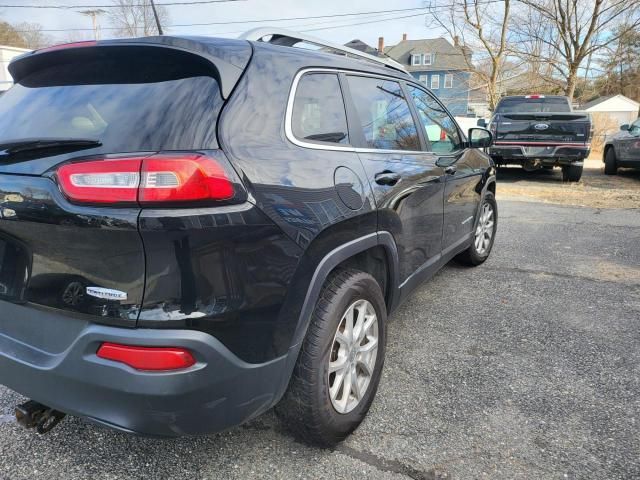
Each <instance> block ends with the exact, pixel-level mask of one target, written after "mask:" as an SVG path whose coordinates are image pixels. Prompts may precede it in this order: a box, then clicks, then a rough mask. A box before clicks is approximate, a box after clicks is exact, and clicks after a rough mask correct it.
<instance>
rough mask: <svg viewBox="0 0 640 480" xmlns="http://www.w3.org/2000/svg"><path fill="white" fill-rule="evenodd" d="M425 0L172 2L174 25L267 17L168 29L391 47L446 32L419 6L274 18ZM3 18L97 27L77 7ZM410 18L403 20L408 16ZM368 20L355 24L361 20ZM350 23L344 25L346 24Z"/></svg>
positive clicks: (88, 0) (7, 11)
mask: <svg viewBox="0 0 640 480" xmlns="http://www.w3.org/2000/svg"><path fill="white" fill-rule="evenodd" d="M156 1H157V2H158V3H162V2H168V1H173V2H180V1H187V0H156ZM2 3H6V4H9V3H11V4H12V5H42V4H49V5H87V6H89V5H104V4H109V3H111V2H110V0H11V2H9V1H7V2H2ZM424 6H425V1H424V0H395V1H392V2H390V1H388V0H352V1H350V2H349V1H345V0H244V1H237V2H226V3H215V4H209V5H183V6H167V7H165V8H167V10H168V12H169V18H170V23H171V24H190V23H207V22H237V21H246V20H265V21H264V22H263V23H254V24H229V25H210V26H183V27H177V26H176V27H169V28H167V31H168V32H167V33H173V34H192V35H217V36H226V37H235V36H237V35H238V34H239V32H242V31H246V30H248V29H250V28H253V27H256V26H260V25H271V26H279V27H283V28H290V29H295V30H301V31H302V30H306V29H321V30H314V31H309V32H308V33H310V34H313V35H315V36H319V37H323V38H326V39H328V40H332V41H334V42H340V43H345V42H347V41H349V40H352V39H354V38H359V39H361V40H363V41H365V42H367V43H368V44H370V45H371V46H373V47H376V46H377V42H378V37H379V36H383V37H384V38H385V43H386V44H387V45H390V44H394V43H396V42H397V41H399V40H400V39H401V38H402V34H403V33H406V34H408V36H409V38H410V39H411V38H414V39H415V38H432V37H438V36H441V35H443V32H441V31H439V30H437V29H435V28H433V27H427V26H426V22H425V16H424V14H422V13H421V12H420V11H418V10H413V11H403V12H395V13H387V14H370V15H359V16H347V17H337V18H319V19H306V20H292V21H287V22H271V23H269V19H276V18H282V17H311V16H317V15H332V14H343V13H359V12H372V11H380V10H392V9H393V10H400V9H411V8H422V7H424ZM0 16H1V18H2V19H3V20H5V21H8V22H10V23H20V22H25V21H27V22H35V23H39V24H41V25H42V27H43V29H82V28H86V29H89V30H90V29H91V19H90V18H88V17H86V16H83V15H81V14H80V13H77V11H76V10H48V9H29V8H19V9H13V8H4V9H0ZM407 16H410V17H409V18H398V17H407ZM364 22H375V23H365V24H361V25H354V24H356V23H364ZM100 24H101V26H102V27H103V30H102V36H103V38H107V37H109V36H111V35H110V33H111V32H110V30H108V29H107V27H109V26H110V25H109V21H108V18H107V17H106V16H103V17H102V18H101V20H100ZM341 25H344V26H343V27H340V26H341ZM47 34H48V35H51V36H53V37H54V38H56V39H57V40H60V41H67V40H69V36H68V34H65V33H60V32H47ZM92 35H93V34H92V32H91V31H86V32H77V33H76V36H77V38H78V39H80V38H82V37H86V38H91V37H92Z"/></svg>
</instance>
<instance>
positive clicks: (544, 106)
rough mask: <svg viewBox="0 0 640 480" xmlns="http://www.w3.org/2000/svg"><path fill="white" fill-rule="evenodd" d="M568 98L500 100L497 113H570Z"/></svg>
mask: <svg viewBox="0 0 640 480" xmlns="http://www.w3.org/2000/svg"><path fill="white" fill-rule="evenodd" d="M570 111H571V107H570V106H569V101H568V100H567V99H566V98H548V97H547V98H505V99H503V100H500V103H498V106H497V107H496V113H529V112H531V113H541V112H570Z"/></svg>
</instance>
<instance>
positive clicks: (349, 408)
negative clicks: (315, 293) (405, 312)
mask: <svg viewBox="0 0 640 480" xmlns="http://www.w3.org/2000/svg"><path fill="white" fill-rule="evenodd" d="M386 320H387V310H386V305H385V302H384V296H383V294H382V290H381V289H380V285H379V284H378V282H377V281H376V280H375V279H374V278H373V277H372V276H371V275H369V274H368V273H364V272H361V271H358V270H352V269H348V270H343V269H340V270H337V271H336V272H334V273H332V274H331V276H330V277H329V278H328V279H327V281H326V283H325V285H324V286H323V288H322V292H321V294H320V298H319V300H318V303H317V304H316V308H315V310H314V313H313V317H312V319H311V324H310V325H309V330H308V332H307V335H306V337H305V339H304V341H303V344H302V349H301V351H300V354H299V357H298V360H297V363H296V366H295V368H294V371H293V375H292V377H291V381H290V383H289V388H288V390H287V392H286V394H285V396H284V398H283V399H282V401H281V402H280V404H278V405H277V406H276V414H277V415H278V416H279V417H280V418H281V419H282V420H283V422H284V423H285V424H286V425H287V427H288V428H289V429H290V430H291V431H292V432H293V433H294V434H295V435H296V436H297V437H299V438H300V439H302V440H304V441H305V442H307V443H311V444H314V445H319V446H322V447H332V446H335V445H336V444H337V443H339V442H341V441H342V440H344V439H345V438H346V437H347V436H348V435H349V434H350V433H351V432H353V431H354V430H355V429H356V428H357V427H358V426H359V425H360V423H361V422H362V420H363V419H364V417H365V415H366V414H367V412H368V410H369V407H370V406H371V403H372V402H373V399H374V397H375V394H376V391H377V389H378V384H379V382H380V375H381V372H382V366H383V364H384V356H385V344H386Z"/></svg>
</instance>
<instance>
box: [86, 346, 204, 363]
mask: <svg viewBox="0 0 640 480" xmlns="http://www.w3.org/2000/svg"><path fill="white" fill-rule="evenodd" d="M97 355H98V357H100V358H104V359H106V360H113V361H114V362H121V363H124V364H126V365H129V366H130V367H132V368H135V369H136V370H180V369H183V368H189V367H191V366H192V365H195V363H196V360H195V358H193V355H192V354H191V352H189V350H187V349H186V348H177V347H136V346H133V345H120V344H118V343H108V342H105V343H103V344H102V345H100V348H98V353H97Z"/></svg>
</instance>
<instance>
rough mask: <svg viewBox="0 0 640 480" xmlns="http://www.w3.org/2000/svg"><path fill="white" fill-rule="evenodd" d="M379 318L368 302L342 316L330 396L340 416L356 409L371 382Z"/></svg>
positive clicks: (333, 352) (334, 346)
mask: <svg viewBox="0 0 640 480" xmlns="http://www.w3.org/2000/svg"><path fill="white" fill-rule="evenodd" d="M378 343H379V337H378V316H377V315H376V311H375V309H374V308H373V305H372V304H371V303H370V302H369V301H367V300H358V301H356V302H354V303H353V304H352V305H351V306H350V307H349V308H347V311H346V312H345V314H344V315H343V316H342V319H341V320H340V323H339V324H338V330H337V331H336V334H335V336H334V339H333V343H332V346H331V355H330V358H329V373H328V375H329V397H330V398H331V404H332V405H333V408H335V410H336V411H337V412H338V413H341V414H346V413H349V412H351V411H352V410H353V409H354V408H356V407H357V406H358V405H359V404H360V401H361V400H362V398H363V397H364V394H365V393H366V391H367V388H368V387H369V384H370V383H371V377H372V376H373V372H374V369H375V365H376V358H377V356H378Z"/></svg>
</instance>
